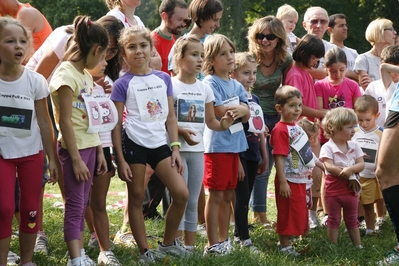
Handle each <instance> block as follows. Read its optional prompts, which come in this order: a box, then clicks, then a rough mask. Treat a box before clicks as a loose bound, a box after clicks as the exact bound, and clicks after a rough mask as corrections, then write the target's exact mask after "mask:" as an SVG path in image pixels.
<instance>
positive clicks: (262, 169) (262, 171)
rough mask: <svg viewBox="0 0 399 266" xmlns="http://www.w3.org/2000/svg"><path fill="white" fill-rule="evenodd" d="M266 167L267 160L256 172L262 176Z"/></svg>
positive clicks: (263, 160) (263, 161) (259, 165)
mask: <svg viewBox="0 0 399 266" xmlns="http://www.w3.org/2000/svg"><path fill="white" fill-rule="evenodd" d="M266 167H267V160H265V159H262V161H261V162H260V164H258V170H257V171H256V172H257V173H258V174H262V173H264V172H265V171H266Z"/></svg>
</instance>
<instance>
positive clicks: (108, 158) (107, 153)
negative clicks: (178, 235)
mask: <svg viewBox="0 0 399 266" xmlns="http://www.w3.org/2000/svg"><path fill="white" fill-rule="evenodd" d="M103 153H104V157H105V161H106V162H107V173H109V172H112V171H114V165H113V164H112V156H111V148H110V147H106V148H103ZM95 165H96V167H97V158H96V164H95ZM94 175H95V173H94Z"/></svg>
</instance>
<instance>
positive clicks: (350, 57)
mask: <svg viewBox="0 0 399 266" xmlns="http://www.w3.org/2000/svg"><path fill="white" fill-rule="evenodd" d="M327 30H328V34H329V35H330V43H332V44H335V45H336V46H338V47H339V48H341V49H342V50H343V51H344V52H345V54H346V59H347V61H348V64H347V69H346V77H347V78H350V79H352V80H354V81H356V82H358V76H357V74H356V73H355V72H353V68H354V66H355V59H356V57H357V56H358V55H359V54H358V53H357V51H356V50H355V49H352V48H348V47H346V46H345V45H344V41H345V40H346V38H348V25H347V24H346V16H345V15H344V14H334V15H331V16H330V17H329V22H328V28H327Z"/></svg>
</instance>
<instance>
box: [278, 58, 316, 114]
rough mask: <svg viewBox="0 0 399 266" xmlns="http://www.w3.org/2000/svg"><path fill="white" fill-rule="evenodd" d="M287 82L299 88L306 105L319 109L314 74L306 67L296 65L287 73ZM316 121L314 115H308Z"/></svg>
mask: <svg viewBox="0 0 399 266" xmlns="http://www.w3.org/2000/svg"><path fill="white" fill-rule="evenodd" d="M285 84H286V85H290V86H293V87H295V88H297V89H298V90H299V91H300V92H301V93H302V102H303V105H304V106H307V107H310V108H313V109H316V110H318V109H319V106H318V104H317V98H316V93H315V90H314V82H313V78H312V76H311V75H310V74H309V72H308V71H306V70H305V69H301V68H299V67H297V66H295V65H293V66H292V67H291V69H290V70H289V71H288V73H287V77H286V78H285ZM308 118H309V120H311V121H314V117H308Z"/></svg>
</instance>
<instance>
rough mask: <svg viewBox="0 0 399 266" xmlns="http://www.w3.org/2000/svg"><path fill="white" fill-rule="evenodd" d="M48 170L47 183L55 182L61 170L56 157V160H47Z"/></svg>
mask: <svg viewBox="0 0 399 266" xmlns="http://www.w3.org/2000/svg"><path fill="white" fill-rule="evenodd" d="M48 170H49V172H50V179H49V180H48V181H47V183H50V184H53V185H54V184H55V183H57V181H58V178H59V177H60V175H61V173H62V171H61V165H60V162H59V161H58V159H56V160H49V162H48Z"/></svg>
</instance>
